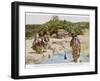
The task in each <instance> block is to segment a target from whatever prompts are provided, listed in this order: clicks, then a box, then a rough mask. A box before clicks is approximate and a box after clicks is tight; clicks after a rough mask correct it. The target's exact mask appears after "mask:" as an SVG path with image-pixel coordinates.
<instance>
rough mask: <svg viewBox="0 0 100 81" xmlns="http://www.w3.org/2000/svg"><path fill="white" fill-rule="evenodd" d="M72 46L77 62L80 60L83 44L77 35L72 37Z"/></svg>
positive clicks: (74, 59)
mask: <svg viewBox="0 0 100 81" xmlns="http://www.w3.org/2000/svg"><path fill="white" fill-rule="evenodd" d="M70 46H71V47H72V55H73V61H74V62H77V60H78V58H79V57H80V50H81V43H80V40H79V39H78V37H77V35H75V36H72V40H71V41H70Z"/></svg>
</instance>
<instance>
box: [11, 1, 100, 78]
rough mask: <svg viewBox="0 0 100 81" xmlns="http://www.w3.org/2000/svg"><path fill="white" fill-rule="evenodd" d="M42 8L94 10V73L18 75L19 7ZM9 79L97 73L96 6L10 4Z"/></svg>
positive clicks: (91, 72) (92, 72)
mask: <svg viewBox="0 0 100 81" xmlns="http://www.w3.org/2000/svg"><path fill="white" fill-rule="evenodd" d="M20 5H23V6H42V7H56V8H73V9H89V10H95V71H89V72H74V73H57V74H43V75H26V76H20V75H19V6H20ZM11 10H12V11H11V14H12V17H11V20H12V21H11V25H12V28H11V31H12V32H11V78H13V79H26V78H43V77H58V76H72V75H89V74H97V73H98V68H97V67H98V62H97V60H98V59H97V56H98V55H97V51H98V48H97V45H98V41H97V36H98V34H97V30H98V28H97V24H98V23H97V22H98V21H97V15H98V14H97V13H98V9H97V7H96V6H81V5H65V4H63V5H62V4H49V3H31V2H12V6H11Z"/></svg>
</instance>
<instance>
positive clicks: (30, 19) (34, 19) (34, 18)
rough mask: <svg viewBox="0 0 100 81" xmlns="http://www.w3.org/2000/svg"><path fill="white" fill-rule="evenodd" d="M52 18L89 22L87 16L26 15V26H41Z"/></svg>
mask: <svg viewBox="0 0 100 81" xmlns="http://www.w3.org/2000/svg"><path fill="white" fill-rule="evenodd" d="M52 16H58V17H59V19H60V20H68V21H71V22H89V16H88V15H75V14H73V15H70V14H66V15H65V14H44V13H26V24H43V23H45V22H47V21H49V20H50V19H51V17H52Z"/></svg>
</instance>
